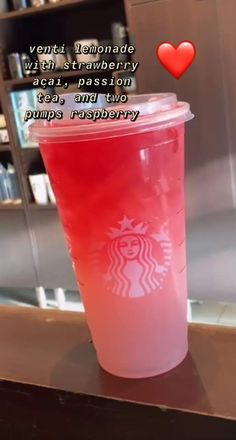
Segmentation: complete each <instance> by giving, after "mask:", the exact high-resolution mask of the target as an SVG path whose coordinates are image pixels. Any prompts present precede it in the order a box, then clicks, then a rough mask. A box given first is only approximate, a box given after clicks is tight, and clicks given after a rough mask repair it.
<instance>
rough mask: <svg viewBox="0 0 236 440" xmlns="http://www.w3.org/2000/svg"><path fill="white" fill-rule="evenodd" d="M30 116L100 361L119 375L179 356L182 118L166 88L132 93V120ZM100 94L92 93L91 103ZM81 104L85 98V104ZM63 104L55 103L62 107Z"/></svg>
mask: <svg viewBox="0 0 236 440" xmlns="http://www.w3.org/2000/svg"><path fill="white" fill-rule="evenodd" d="M73 99H74V97H73V96H71V95H68V96H67V97H66V103H65V106H64V107H63V110H64V111H65V118H64V119H63V120H61V121H57V122H55V121H51V122H50V123H45V122H42V121H40V122H37V123H35V124H33V125H32V126H31V132H32V135H33V136H34V137H35V138H36V139H37V141H38V142H39V145H40V149H41V152H42V155H43V159H44V162H45V166H46V169H47V172H48V175H49V177H50V180H51V184H52V187H53V190H54V193H55V196H56V199H57V206H58V210H59V214H60V218H61V221H62V224H63V227H64V231H65V235H66V239H67V242H68V247H69V252H70V255H71V258H72V262H73V267H74V271H75V275H76V278H77V281H78V285H79V288H80V290H81V294H82V299H83V303H84V307H85V312H86V317H87V322H88V325H89V328H90V331H91V334H92V339H93V343H94V346H95V349H96V352H97V358H98V362H99V364H100V365H101V366H102V367H103V368H104V369H105V370H106V371H108V372H110V373H112V374H114V375H117V376H122V377H128V378H141V377H149V376H154V375H157V374H161V373H164V372H166V371H168V370H170V369H172V368H174V367H175V366H177V365H178V364H179V363H180V362H181V361H182V360H183V359H184V357H185V356H186V353H187V350H188V342H187V287H186V252H185V203H184V126H185V122H186V121H187V120H189V119H191V118H192V117H193V115H192V114H191V112H190V110H189V105H188V104H187V103H184V102H178V101H177V98H176V95H175V94H173V93H168V94H167V93H165V94H164V93H163V94H155V95H137V96H131V97H130V98H129V101H128V102H127V103H126V104H124V105H119V106H116V107H114V106H113V107H114V108H115V109H123V110H124V109H129V110H130V109H134V110H135V109H136V110H137V109H138V110H139V111H140V115H139V117H138V118H137V119H136V121H135V122H131V121H130V120H124V119H123V120H105V121H103V120H97V121H96V122H93V121H91V120H87V121H86V122H85V120H79V119H77V120H70V119H69V117H68V115H69V113H68V112H69V110H71V108H78V105H77V106H76V105H75V103H74V104H73ZM103 103H104V97H102V96H100V97H99V105H100V106H101V105H102V104H103ZM88 106H90V107H91V104H89V105H88ZM61 109H62V108H61Z"/></svg>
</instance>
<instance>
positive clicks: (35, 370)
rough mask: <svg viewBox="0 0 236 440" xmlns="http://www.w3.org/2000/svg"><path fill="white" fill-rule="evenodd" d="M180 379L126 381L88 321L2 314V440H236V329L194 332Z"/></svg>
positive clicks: (1, 310)
mask: <svg viewBox="0 0 236 440" xmlns="http://www.w3.org/2000/svg"><path fill="white" fill-rule="evenodd" d="M189 343H190V350H189V354H188V356H187V358H186V359H185V361H184V362H183V363H182V364H181V365H180V366H179V367H177V368H176V369H174V370H172V371H171V372H169V373H166V374H163V375H161V376H156V377H153V378H149V379H121V378H117V377H115V376H112V375H110V374H108V373H106V372H105V371H104V370H102V369H101V368H100V367H99V365H98V364H97V360H96V356H95V351H94V347H93V344H92V343H91V339H90V335H89V331H88V328H87V326H86V322H85V317H84V314H80V313H72V312H59V311H52V310H46V311H45V310H36V309H26V308H15V307H9V306H1V307H0V378H1V382H0V433H1V439H5V438H6V439H13V438H15V437H16V436H17V438H24V439H43V440H45V439H50V440H53V439H54V438H55V439H57V440H58V439H65V440H66V439H82V440H84V439H85V440H87V439H90V440H91V439H92V440H93V439H94V440H97V439H100V438H102V439H111V440H116V439H117V440H118V439H119V440H126V439H129V440H131V439H135V440H141V439H143V440H146V439H147V440H149V439H161V440H162V439H166V440H169V439H178V440H181V439H188V440H189V439H196V440H197V439H208V440H209V439H224V440H225V439H234V440H235V438H236V380H235V374H236V329H234V328H230V327H229V328H226V327H216V326H210V325H209V326H208V325H190V327H189Z"/></svg>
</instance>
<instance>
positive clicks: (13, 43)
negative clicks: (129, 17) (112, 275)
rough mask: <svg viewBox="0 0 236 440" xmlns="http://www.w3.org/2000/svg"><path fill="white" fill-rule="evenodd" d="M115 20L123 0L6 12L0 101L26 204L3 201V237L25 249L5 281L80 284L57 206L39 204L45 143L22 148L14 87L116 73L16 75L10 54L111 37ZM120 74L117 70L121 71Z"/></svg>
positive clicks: (121, 15)
mask: <svg viewBox="0 0 236 440" xmlns="http://www.w3.org/2000/svg"><path fill="white" fill-rule="evenodd" d="M114 21H121V22H123V23H126V14H125V7H124V3H123V0H113V1H112V2H111V1H109V0H62V1H61V2H58V3H55V4H46V5H44V6H41V7H29V8H26V9H22V10H19V11H8V12H5V13H1V14H0V103H1V110H2V112H3V113H4V115H5V118H6V124H7V129H8V132H9V144H0V159H1V155H2V156H3V155H7V154H8V155H9V157H11V161H12V163H13V165H14V167H15V169H16V173H17V177H18V181H19V186H20V192H21V199H22V203H21V204H0V223H1V228H0V240H2V239H3V241H4V245H5V249H6V251H7V252H10V255H9V258H12V255H13V254H14V255H15V254H17V253H18V252H19V255H17V256H16V257H15V261H13V263H14V271H12V268H9V265H7V257H6V258H5V263H4V264H3V267H2V268H1V269H0V286H1V285H2V286H10V287H15V286H16V287H37V286H44V287H46V288H54V287H58V286H59V287H64V288H65V289H75V288H76V283H75V279H74V274H73V270H72V268H71V263H70V259H69V255H68V250H67V247H66V242H65V238H64V234H63V232H62V227H61V224H60V221H59V218H58V213H57V207H56V206H55V205H53V204H51V203H48V205H37V204H36V203H34V199H33V194H32V191H31V188H30V185H29V179H28V175H29V174H30V173H31V170H32V167H33V166H34V163H39V164H40V162H41V165H42V166H43V161H42V158H41V154H40V150H39V148H37V147H36V148H35V147H33V148H23V149H22V148H21V147H20V142H19V139H18V134H17V130H16V125H15V119H14V114H13V111H12V106H11V100H10V92H12V91H15V90H21V89H27V88H31V87H33V80H34V78H39V79H40V78H58V77H60V76H61V77H62V78H63V79H68V83H69V84H70V83H73V82H76V81H75V80H76V78H78V77H79V76H85V75H93V74H97V75H107V74H111V73H109V72H108V73H107V72H103V71H87V70H86V71H85V70H84V71H83V70H82V71H77V70H73V71H72V70H71V71H50V72H47V71H45V73H43V74H42V73H41V72H40V73H39V75H35V76H30V77H25V78H17V79H12V78H11V77H10V74H9V69H8V63H7V55H8V54H10V53H13V52H20V53H21V52H27V51H28V48H29V46H30V45H31V44H33V45H49V44H63V43H65V44H66V45H68V46H72V45H73V42H74V41H76V40H79V39H84V38H92V37H94V38H97V39H98V40H104V39H111V23H112V22H114ZM119 73H120V72H119V71H116V72H114V74H115V75H118V74H119ZM94 91H98V90H94ZM114 92H116V91H115V90H114ZM78 93H79V90H78ZM2 225H3V226H2ZM22 237H23V238H22ZM22 243H23V244H22ZM16 251H17V252H16ZM13 263H12V264H13ZM22 264H23V266H22ZM7 272H8V274H7V276H5V274H6V273H7ZM12 274H13V275H14V276H12ZM11 279H12V280H13V282H12V283H11Z"/></svg>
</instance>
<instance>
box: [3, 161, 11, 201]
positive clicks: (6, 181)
mask: <svg viewBox="0 0 236 440" xmlns="http://www.w3.org/2000/svg"><path fill="white" fill-rule="evenodd" d="M0 201H1V203H11V202H12V199H11V196H10V182H9V175H8V172H7V170H6V168H5V167H4V166H3V165H2V164H1V163H0Z"/></svg>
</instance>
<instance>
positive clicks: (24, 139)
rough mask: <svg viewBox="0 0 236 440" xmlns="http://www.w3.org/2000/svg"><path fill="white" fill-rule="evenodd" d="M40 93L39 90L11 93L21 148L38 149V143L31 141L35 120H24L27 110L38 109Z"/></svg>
mask: <svg viewBox="0 0 236 440" xmlns="http://www.w3.org/2000/svg"><path fill="white" fill-rule="evenodd" d="M38 93H39V90H38V89H26V90H20V91H15V92H11V93H10V97H11V103H12V111H13V113H14V118H15V122H16V128H17V133H18V138H19V142H20V146H21V148H31V147H38V144H37V143H36V142H33V141H31V140H29V126H30V124H32V122H33V120H29V121H27V122H26V121H25V119H24V117H25V112H26V110H35V109H36V107H37V94H38Z"/></svg>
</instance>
